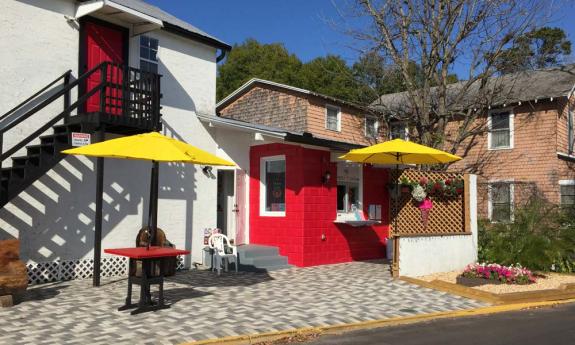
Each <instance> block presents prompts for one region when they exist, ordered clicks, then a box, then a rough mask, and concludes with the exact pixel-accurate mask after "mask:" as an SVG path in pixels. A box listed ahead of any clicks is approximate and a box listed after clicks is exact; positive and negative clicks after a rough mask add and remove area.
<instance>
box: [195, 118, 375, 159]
mask: <svg viewBox="0 0 575 345" xmlns="http://www.w3.org/2000/svg"><path fill="white" fill-rule="evenodd" d="M197 116H198V119H199V120H200V121H202V122H205V123H209V124H212V125H214V126H216V127H218V126H220V127H224V128H230V129H232V130H241V131H250V132H254V133H262V134H264V135H266V136H270V137H276V138H281V139H282V140H285V141H286V142H292V143H299V144H306V145H315V146H321V147H327V148H330V149H334V150H338V151H349V150H352V149H357V148H360V147H364V145H358V144H353V143H348V142H345V141H339V140H333V139H329V138H324V137H321V136H315V135H313V134H312V133H308V132H299V131H291V130H286V129H283V128H278V127H271V126H265V125H260V124H257V123H251V122H245V121H240V120H234V119H230V118H227V117H221V116H215V115H207V114H201V113H198V114H197Z"/></svg>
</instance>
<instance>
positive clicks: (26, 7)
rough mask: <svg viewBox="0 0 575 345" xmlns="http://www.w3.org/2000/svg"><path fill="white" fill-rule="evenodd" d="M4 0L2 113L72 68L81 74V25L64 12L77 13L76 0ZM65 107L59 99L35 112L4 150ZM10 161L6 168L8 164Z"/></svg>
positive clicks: (0, 53) (8, 138)
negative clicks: (79, 61) (75, 9)
mask: <svg viewBox="0 0 575 345" xmlns="http://www.w3.org/2000/svg"><path fill="white" fill-rule="evenodd" d="M0 3H1V4H0V13H1V15H0V27H1V28H2V34H1V35H2V38H1V39H0V61H2V63H1V64H0V74H1V75H2V85H1V86H0V90H1V91H2V92H0V115H2V114H4V113H6V112H7V111H8V110H10V109H12V108H13V107H14V106H16V105H18V104H19V103H20V102H22V101H24V100H25V99H26V98H28V97H29V96H31V95H32V94H34V93H35V92H36V91H39V90H40V89H41V88H42V87H44V86H46V85H47V84H48V83H49V82H51V81H52V80H54V79H56V78H57V77H59V76H60V75H62V74H63V73H64V72H65V71H67V70H68V69H72V70H73V75H74V76H76V77H77V76H78V71H77V67H78V51H79V48H78V46H79V38H78V28H77V26H76V25H75V24H74V23H69V22H67V21H66V20H65V19H64V15H68V16H72V17H73V16H74V2H73V1H70V0H2V1H0ZM73 94H74V95H75V94H76V93H73ZM62 110H63V102H62V100H58V101H56V102H55V103H53V104H52V105H50V106H49V107H48V108H46V109H45V110H44V111H42V112H40V113H38V114H36V115H34V117H33V121H26V123H22V124H20V125H18V126H17V127H15V128H14V129H13V130H11V131H10V133H8V135H6V136H5V138H4V146H3V147H4V150H6V149H9V148H11V147H12V146H14V144H16V143H18V142H19V141H20V140H21V139H23V138H24V137H26V136H27V135H28V134H30V133H31V132H32V131H33V130H35V129H37V127H36V126H37V125H38V123H44V122H46V121H47V120H48V119H49V118H52V117H54V116H56V115H58V113H59V112H61V111H62ZM34 122H35V123H34ZM31 123H32V125H33V126H31V125H30V124H31ZM20 153H25V151H24V150H22V151H20V152H19V154H20ZM7 163H8V164H4V166H6V165H10V162H7Z"/></svg>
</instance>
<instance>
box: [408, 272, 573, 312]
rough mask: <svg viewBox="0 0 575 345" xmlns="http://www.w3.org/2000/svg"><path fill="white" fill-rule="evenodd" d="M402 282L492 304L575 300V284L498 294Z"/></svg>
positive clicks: (437, 282) (442, 284)
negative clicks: (557, 287)
mask: <svg viewBox="0 0 575 345" xmlns="http://www.w3.org/2000/svg"><path fill="white" fill-rule="evenodd" d="M399 279H400V280H403V281H406V282H408V283H411V284H416V285H419V286H422V287H425V288H429V289H434V290H438V291H443V292H448V293H450V294H453V295H458V296H462V297H466V298H471V299H475V300H479V301H482V302H486V303H490V304H496V305H497V304H514V303H534V302H546V301H551V302H553V301H560V300H566V299H574V298H575V284H570V283H569V284H563V285H562V286H561V287H560V288H559V289H549V290H540V291H525V292H510V293H503V294H496V293H491V292H486V291H481V290H477V289H473V288H470V287H467V286H462V285H459V284H453V283H449V282H446V281H442V280H434V281H431V282H427V281H424V280H420V279H416V278H411V277H400V278H399Z"/></svg>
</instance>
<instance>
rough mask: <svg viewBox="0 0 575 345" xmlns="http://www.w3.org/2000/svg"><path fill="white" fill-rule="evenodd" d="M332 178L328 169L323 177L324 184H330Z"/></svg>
mask: <svg viewBox="0 0 575 345" xmlns="http://www.w3.org/2000/svg"><path fill="white" fill-rule="evenodd" d="M330 179H331V173H330V172H329V171H326V172H325V174H323V178H322V180H323V181H322V182H323V184H328V183H329V180H330Z"/></svg>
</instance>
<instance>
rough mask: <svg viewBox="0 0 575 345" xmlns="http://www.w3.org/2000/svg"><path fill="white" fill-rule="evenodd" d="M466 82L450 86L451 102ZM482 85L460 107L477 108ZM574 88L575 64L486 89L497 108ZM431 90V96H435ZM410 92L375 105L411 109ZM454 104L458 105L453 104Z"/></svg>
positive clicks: (500, 80)
mask: <svg viewBox="0 0 575 345" xmlns="http://www.w3.org/2000/svg"><path fill="white" fill-rule="evenodd" d="M464 83H465V81H461V82H458V83H454V84H451V85H449V86H448V90H447V94H448V96H447V97H448V100H449V98H450V97H451V98H454V97H456V95H458V94H459V93H460V92H461V88H462V87H463V85H464ZM479 85H480V83H479V82H478V81H477V82H475V83H474V84H473V85H471V87H470V88H469V89H468V90H467V93H468V94H467V95H465V96H464V97H463V98H462V100H460V102H458V103H459V104H458V106H457V107H460V108H465V107H466V106H475V105H476V100H477V96H478V92H479ZM574 85H575V64H573V65H566V66H561V67H555V68H548V69H541V70H534V71H524V72H517V73H512V74H507V75H502V76H499V77H492V78H490V79H489V81H488V84H487V88H488V89H489V91H490V94H491V97H490V99H489V104H488V105H489V106H492V107H496V106H501V105H503V104H514V103H518V102H528V101H534V100H544V99H550V98H558V97H565V96H567V95H568V94H569V92H570V91H571V89H572V88H573V86H574ZM436 90H437V89H436V88H432V89H431V93H432V94H433V93H434V92H436ZM407 97H408V95H407V92H399V93H392V94H386V95H382V96H381V97H379V98H378V99H377V100H375V101H374V102H373V103H372V106H373V107H375V108H377V109H379V110H380V111H384V112H389V111H393V110H397V109H403V111H405V110H406V109H405V108H406V107H408V106H409V102H408V99H407ZM454 102H455V101H454Z"/></svg>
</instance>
